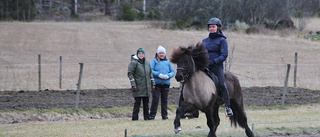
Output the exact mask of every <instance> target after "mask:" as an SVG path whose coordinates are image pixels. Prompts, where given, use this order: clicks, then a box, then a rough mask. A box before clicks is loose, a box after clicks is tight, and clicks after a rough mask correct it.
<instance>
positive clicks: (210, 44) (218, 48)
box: [202, 18, 233, 117]
mask: <svg viewBox="0 0 320 137" xmlns="http://www.w3.org/2000/svg"><path fill="white" fill-rule="evenodd" d="M208 29H209V32H210V33H209V37H207V38H205V39H203V40H202V42H204V43H205V45H206V49H207V50H208V54H209V70H210V71H211V72H213V73H214V74H215V75H216V76H217V77H218V79H219V86H218V87H217V88H218V89H220V90H218V91H220V95H221V97H222V98H223V101H224V103H225V106H226V115H227V117H230V116H232V115H233V112H232V110H231V108H230V99H229V92H228V89H227V86H226V84H225V82H224V79H225V78H224V71H223V62H224V61H225V60H226V58H227V57H228V44H227V40H226V39H227V37H226V36H224V35H223V33H222V31H221V21H220V19H218V18H211V19H210V20H209V21H208Z"/></svg>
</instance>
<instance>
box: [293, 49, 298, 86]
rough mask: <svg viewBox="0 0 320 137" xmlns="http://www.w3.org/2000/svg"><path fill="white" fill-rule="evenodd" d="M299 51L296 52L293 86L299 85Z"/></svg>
mask: <svg viewBox="0 0 320 137" xmlns="http://www.w3.org/2000/svg"><path fill="white" fill-rule="evenodd" d="M297 66H298V52H296V53H295V54H294V70H293V87H296V86H297Z"/></svg>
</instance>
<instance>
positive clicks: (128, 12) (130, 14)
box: [118, 3, 136, 21]
mask: <svg viewBox="0 0 320 137" xmlns="http://www.w3.org/2000/svg"><path fill="white" fill-rule="evenodd" d="M135 18H136V12H135V10H134V9H132V8H131V6H130V4H128V3H124V4H122V5H121V14H120V15H119V16H118V19H119V20H125V21H134V20H135Z"/></svg>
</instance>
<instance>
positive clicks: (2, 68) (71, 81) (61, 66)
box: [0, 55, 320, 91]
mask: <svg viewBox="0 0 320 137" xmlns="http://www.w3.org/2000/svg"><path fill="white" fill-rule="evenodd" d="M26 58H28V59H26ZM83 58H86V59H85V61H83V60H82V59H81V58H79V57H77V58H73V57H72V56H65V57H63V59H62V61H61V62H59V56H43V57H41V64H39V63H38V57H37V56H2V57H1V56H0V61H1V65H0V91H9V90H13V91H17V90H31V91H33V90H38V89H39V85H40V84H41V90H45V89H49V90H75V89H76V88H77V86H76V84H77V82H78V77H79V71H80V66H79V63H83V64H84V68H83V79H82V81H83V82H82V86H81V89H113V88H129V87H130V82H129V80H128V77H127V67H128V64H129V62H130V60H129V59H128V61H127V62H123V60H118V59H117V58H119V57H114V59H113V61H112V62H110V61H106V60H104V59H103V58H105V57H101V56H94V55H92V56H90V55H87V56H84V57H83ZM106 58H107V57H106ZM11 60H14V62H12V61H11ZM26 60H27V61H26ZM30 60H32V61H33V62H28V61H30ZM230 64H231V63H230ZM231 65H232V67H231V69H230V71H231V72H233V73H234V74H235V75H236V76H237V77H238V78H239V80H240V83H241V86H242V87H252V86H259V87H264V86H281V87H282V86H284V81H285V77H286V71H287V64H263V63H260V64H257V63H232V64H231ZM292 66H293V65H292ZM39 67H41V70H39ZM174 67H176V65H174ZM39 71H41V72H39ZM39 75H41V77H40V76H39ZM39 81H40V82H39ZM293 81H294V77H293V67H291V71H290V74H289V83H288V86H289V87H292V86H293ZM171 83H172V84H171V86H172V87H179V86H180V84H179V83H178V82H176V81H175V80H174V79H171ZM296 83H297V85H296V86H297V87H301V88H308V89H319V88H320V64H298V66H297V78H296Z"/></svg>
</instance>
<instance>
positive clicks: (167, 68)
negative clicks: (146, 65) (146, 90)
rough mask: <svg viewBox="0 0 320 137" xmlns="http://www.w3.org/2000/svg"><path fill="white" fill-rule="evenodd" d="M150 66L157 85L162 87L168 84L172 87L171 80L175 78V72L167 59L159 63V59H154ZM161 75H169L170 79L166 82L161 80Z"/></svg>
mask: <svg viewBox="0 0 320 137" xmlns="http://www.w3.org/2000/svg"><path fill="white" fill-rule="evenodd" d="M150 66H151V69H152V74H153V77H154V81H155V83H156V84H160V85H163V84H166V85H169V86H170V78H172V77H174V75H175V71H174V68H173V66H172V64H171V63H170V62H169V60H168V59H166V58H165V59H164V60H161V61H160V62H158V60H157V58H154V59H153V60H152V61H151V63H150ZM160 73H162V74H163V75H168V76H169V79H166V80H164V79H161V78H159V74H160Z"/></svg>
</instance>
